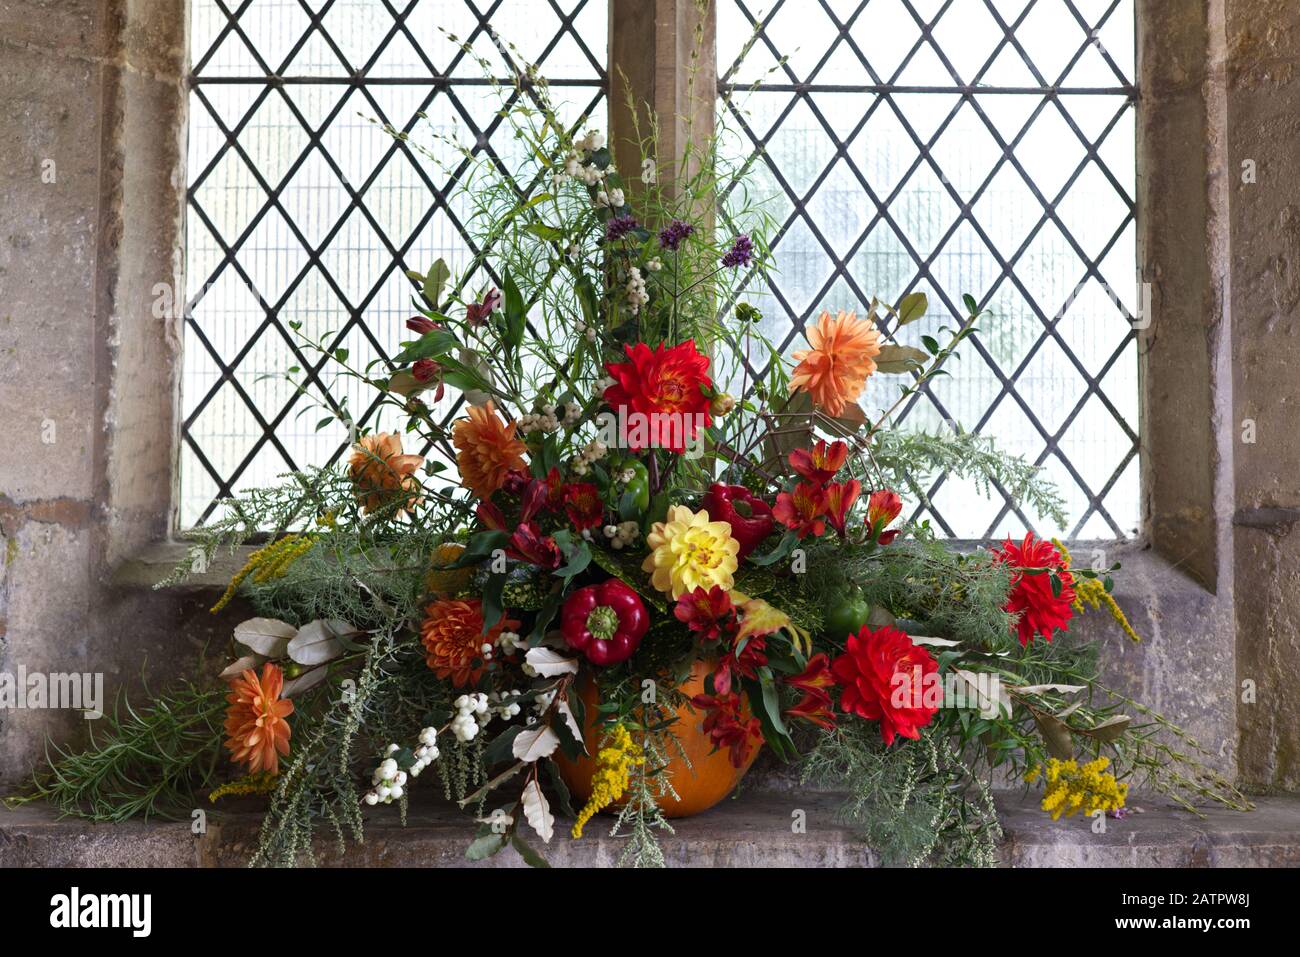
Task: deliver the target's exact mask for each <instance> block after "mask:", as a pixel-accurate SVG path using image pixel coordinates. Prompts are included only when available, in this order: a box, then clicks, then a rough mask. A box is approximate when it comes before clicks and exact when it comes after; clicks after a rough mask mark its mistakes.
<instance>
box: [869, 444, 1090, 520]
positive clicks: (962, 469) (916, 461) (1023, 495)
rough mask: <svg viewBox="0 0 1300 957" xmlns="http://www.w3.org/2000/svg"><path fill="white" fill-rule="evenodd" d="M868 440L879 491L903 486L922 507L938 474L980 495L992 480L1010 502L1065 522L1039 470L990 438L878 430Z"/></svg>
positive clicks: (1052, 489) (1057, 495) (1054, 494)
mask: <svg viewBox="0 0 1300 957" xmlns="http://www.w3.org/2000/svg"><path fill="white" fill-rule="evenodd" d="M874 438H875V443H874V445H873V447H872V450H871V459H872V462H873V464H874V467H875V469H876V477H877V481H878V482H879V483H880V484H879V486H878V487H880V488H896V489H901V488H905V489H907V490H908V492H909V493H910V495H911V497H912V498H913V499H914V500H916V501H918V502H921V503H925V504H928V503H929V498H928V497H927V495H926V491H925V490H926V488H927V487H928V486H929V485H931V484H932V483H933V481H934V480H935V479H936V478H937V477H938V476H940V475H951V476H953V477H956V478H961V479H971V480H972V481H974V482H975V485H976V487H977V488H978V489H979V490H980V491H981V492H982V493H983V494H985V495H989V494H990V493H991V484H992V483H995V482H996V483H997V484H998V485H1000V486H1001V487H1002V488H1004V489H1005V490H1006V491H1007V494H1008V495H1010V496H1011V500H1012V501H1013V502H1015V503H1016V504H1022V503H1023V504H1025V505H1028V506H1029V507H1030V508H1032V509H1033V510H1034V511H1035V512H1036V513H1037V514H1038V515H1039V516H1042V517H1044V518H1048V519H1051V521H1052V522H1053V523H1054V524H1055V525H1057V526H1063V525H1065V523H1066V516H1065V500H1064V499H1062V498H1061V494H1060V492H1059V491H1058V490H1057V488H1056V486H1054V485H1052V484H1051V483H1050V482H1048V481H1046V480H1045V479H1043V477H1042V474H1041V473H1042V467H1041V466H1037V465H1033V464H1031V463H1029V462H1027V461H1025V460H1024V459H1023V458H1021V457H1019V456H1014V455H1008V454H1007V453H1005V452H1001V451H999V450H998V448H997V444H996V442H995V441H994V440H993V439H992V438H991V437H990V436H987V435H980V434H978V433H975V432H952V433H942V434H940V433H930V432H908V431H902V430H881V431H880V432H877V433H876V435H875V437H874Z"/></svg>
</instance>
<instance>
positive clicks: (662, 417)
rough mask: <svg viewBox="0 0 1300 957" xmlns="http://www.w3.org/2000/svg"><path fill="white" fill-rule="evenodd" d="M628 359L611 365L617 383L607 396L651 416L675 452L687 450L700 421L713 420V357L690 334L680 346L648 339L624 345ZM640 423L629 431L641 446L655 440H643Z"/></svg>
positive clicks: (617, 405) (631, 442) (617, 406)
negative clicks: (651, 343) (656, 344)
mask: <svg viewBox="0 0 1300 957" xmlns="http://www.w3.org/2000/svg"><path fill="white" fill-rule="evenodd" d="M623 349H624V351H625V352H626V353H627V361H626V362H611V363H609V364H608V365H607V366H605V368H606V370H608V372H609V374H610V375H611V376H612V377H613V379H614V384H613V385H611V386H610V387H609V388H608V389H606V390H605V401H606V402H608V403H609V406H610V408H612V409H614V410H615V411H616V412H619V411H621V410H624V409H626V412H627V414H629V415H630V414H632V413H637V414H638V415H639V416H641V417H644V418H645V420H646V427H647V428H651V429H653V430H654V431H652V432H651V434H652V435H657V436H658V439H659V441H658V443H657V444H658V445H660V446H662V447H663V448H666V449H668V450H669V451H672V452H678V453H682V452H685V451H686V442H687V441H691V442H693V441H694V440H695V437H696V435H697V434H698V432H699V428H700V426H704V427H706V428H707V427H708V426H709V425H711V424H712V423H713V420H712V418H710V416H709V403H710V401H711V400H710V398H709V396H708V395H706V394H705V393H706V392H712V390H713V380H712V379H710V378H709V358H708V356H705V355H701V354H700V352H699V350H697V349H696V348H695V340H694V339H687V340H686V341H685V342H682V343H679V344H678V345H675V346H670V347H665V345H664V344H663V343H662V342H661V343H659V347H658V348H657V349H655V350H654V351H651V349H650V347H649V346H647V345H646V344H645V343H644V342H638V343H636V345H630V346H624V347H623ZM640 431H641V430H640V429H636V428H634V427H632V426H630V425H629V427H628V428H627V434H626V435H624V436H623V438H624V440H625V442H627V445H628V448H630V449H631V450H632V451H633V452H639V451H640V450H641V449H643V448H645V447H646V446H647V445H648V444H652V443H649V442H643V441H640V439H641V438H643V435H638V434H637V433H638V432H640Z"/></svg>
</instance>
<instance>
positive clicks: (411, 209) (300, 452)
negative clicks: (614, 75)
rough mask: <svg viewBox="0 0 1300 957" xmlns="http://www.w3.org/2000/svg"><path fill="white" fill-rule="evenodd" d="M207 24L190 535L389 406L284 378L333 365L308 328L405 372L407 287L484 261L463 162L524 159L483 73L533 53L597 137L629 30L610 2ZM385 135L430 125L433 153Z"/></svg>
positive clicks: (190, 417)
mask: <svg viewBox="0 0 1300 957" xmlns="http://www.w3.org/2000/svg"><path fill="white" fill-rule="evenodd" d="M191 11H192V13H191V24H192V26H191V60H192V62H193V64H194V69H193V74H192V76H191V83H192V93H191V103H190V113H191V119H190V136H189V143H190V146H189V170H190V173H189V176H190V181H189V224H188V230H189V232H188V243H187V249H186V267H187V270H186V271H187V276H188V282H189V284H190V286H189V289H188V290H187V292H186V304H187V308H186V315H185V319H186V331H185V362H184V380H183V384H182V392H183V403H184V404H183V410H182V412H183V417H184V418H183V423H182V430H183V433H182V434H183V444H182V452H181V501H180V518H181V523H182V525H183V526H191V525H195V524H198V523H201V522H203V521H205V520H206V519H208V518H209V517H210V516H211V515H212V514H213V512H214V510H215V509H216V508H217V507H218V505H217V503H218V500H219V499H221V498H224V497H226V496H229V495H231V494H232V493H237V492H239V491H240V490H242V489H245V488H249V487H253V486H257V485H264V484H267V483H269V482H271V481H273V480H274V479H275V477H276V476H277V475H279V474H281V473H283V472H286V471H288V470H290V469H292V468H295V467H301V466H306V465H313V464H322V465H323V464H326V463H328V462H330V461H333V460H337V459H338V458H339V457H340V456H341V455H342V454H343V452H344V451H345V449H346V447H347V442H348V436H347V434H346V431H345V430H344V429H343V428H342V426H341V425H339V423H338V422H337V421H333V422H329V421H326V420H327V416H328V411H329V402H330V401H331V400H329V399H328V398H327V397H326V391H325V390H326V389H328V390H329V392H330V393H332V394H333V395H334V396H335V398H338V399H341V398H342V397H344V396H346V397H347V400H348V406H349V408H350V409H351V410H352V413H353V415H355V416H356V417H357V418H358V419H359V420H360V421H362V422H364V419H363V418H362V414H363V413H364V412H365V411H366V403H369V402H370V401H371V398H372V397H371V396H369V395H366V394H364V393H363V392H361V391H360V387H359V386H358V385H357V384H355V382H354V381H353V380H339V381H335V380H333V379H332V378H329V376H331V375H332V373H331V372H329V371H328V370H323V371H321V372H320V375H319V376H312V377H311V381H310V384H309V386H308V387H307V389H306V395H303V394H300V393H299V392H297V391H296V390H294V389H292V388H291V387H289V386H288V384H287V383H285V382H284V380H283V374H284V373H285V372H286V371H288V370H289V369H291V368H294V367H297V368H299V369H301V370H303V373H302V374H310V373H311V372H312V371H313V370H316V369H318V368H319V367H320V366H321V360H320V358H319V357H318V356H316V355H315V354H312V353H305V352H304V350H302V349H301V348H300V345H299V341H298V339H297V337H296V335H295V334H294V332H293V330H292V328H291V326H290V323H294V324H301V331H302V333H303V335H305V336H307V337H309V338H311V339H313V340H319V339H320V337H321V336H323V335H328V336H329V339H330V343H331V345H332V346H335V347H342V348H344V349H346V350H347V351H348V355H349V361H350V363H352V364H354V365H357V366H364V365H365V364H366V363H368V362H370V361H371V360H374V359H378V360H381V361H382V360H386V359H387V358H388V357H389V356H390V355H392V353H393V352H394V351H395V350H396V348H397V343H398V341H399V339H401V338H402V337H403V336H402V331H403V321H404V320H405V319H406V317H407V316H408V315H409V301H410V296H411V292H412V290H413V288H414V287H413V285H412V283H411V282H410V281H409V280H408V279H407V278H406V277H405V270H406V269H408V268H410V269H419V270H421V271H423V270H424V269H427V268H428V266H429V264H430V263H432V262H433V261H434V260H435V259H437V258H439V257H441V258H443V259H445V260H447V263H448V265H450V266H451V269H452V273H453V275H459V274H460V273H461V272H462V271H463V270H464V268H465V267H467V266H468V265H469V264H470V262H471V260H472V258H473V253H472V252H471V249H470V244H469V240H468V239H467V237H466V235H465V230H464V227H463V225H462V223H463V208H461V207H460V204H459V203H458V200H457V197H456V189H457V186H458V184H459V177H460V176H461V175H462V174H463V171H464V166H463V162H462V158H461V156H460V154H459V153H458V148H459V147H464V148H468V149H471V150H473V151H475V152H476V153H482V152H484V151H490V152H491V153H494V154H495V155H497V156H499V157H502V158H503V159H504V160H506V161H507V162H508V161H509V158H510V156H511V153H512V151H513V150H515V149H517V148H518V146H517V145H516V143H515V142H514V141H513V140H512V139H511V138H510V137H509V135H508V134H506V133H504V132H503V130H502V124H501V122H500V120H499V117H498V116H497V111H498V110H499V109H500V106H501V104H500V99H499V98H498V96H497V95H496V94H495V93H493V91H492V89H491V87H490V85H489V83H488V82H487V79H486V78H485V76H484V74H483V69H482V67H481V66H480V64H479V62H478V61H477V59H476V58H481V59H483V60H485V61H487V62H488V63H489V64H490V65H491V67H492V70H493V71H494V75H495V77H496V78H497V79H498V80H503V81H506V82H508V78H509V76H510V74H511V71H512V68H513V67H514V66H515V65H516V62H517V58H522V59H523V60H527V61H529V62H533V63H537V64H539V66H540V67H541V72H542V73H543V74H544V75H545V76H546V77H547V78H548V79H549V80H551V81H552V83H553V87H552V94H553V97H554V98H555V99H556V100H557V101H558V102H559V104H560V106H561V110H562V116H563V118H564V119H566V120H568V121H570V122H572V123H575V124H576V123H578V122H579V120H580V119H581V118H582V117H583V116H595V115H596V114H597V111H603V109H604V102H605V85H606V83H605V71H604V63H605V60H606V42H607V32H608V28H607V23H608V0H497V2H493V3H485V2H481V0H480V2H475V0H193V3H192V4H191ZM493 31H496V32H497V33H499V34H500V38H499V40H498V39H495V38H494V36H493ZM451 37H455V38H457V39H455V40H453V39H451ZM512 43H513V44H514V47H511V45H510V44H512ZM462 44H468V45H469V46H470V47H472V49H473V55H472V56H471V55H470V54H468V53H467V52H466V51H465V50H464V49H462ZM385 123H386V124H390V125H391V126H393V127H394V128H396V129H399V130H415V131H416V132H414V133H413V134H412V137H413V139H414V140H415V141H416V142H418V144H419V145H420V146H422V147H424V150H425V151H424V152H421V151H420V150H417V149H413V148H411V147H410V146H409V145H407V144H406V143H402V142H398V141H397V140H395V139H393V138H391V137H389V136H388V135H386V134H385V133H383V132H382V131H381V125H382V124H385ZM594 125H596V126H599V127H603V126H604V125H605V123H604V121H603V118H601V119H597V120H596V121H595V124H594ZM492 278H493V277H490V276H487V275H483V276H479V277H477V278H476V279H475V280H474V281H475V282H481V283H486V282H489V281H491V279H492ZM322 380H323V381H322ZM440 411H441V412H443V413H445V414H446V415H447V416H450V415H452V414H453V412H454V410H453V408H452V406H451V405H450V403H449V402H448V404H447V405H446V407H445V408H444V409H442V410H440ZM318 426H319V427H318ZM423 451H425V452H426V453H428V454H431V455H432V456H433V457H434V458H437V457H438V455H439V454H440V451H441V450H437V449H434V450H423Z"/></svg>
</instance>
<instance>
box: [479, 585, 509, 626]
mask: <svg viewBox="0 0 1300 957" xmlns="http://www.w3.org/2000/svg"><path fill="white" fill-rule="evenodd" d="M505 587H506V576H505V575H489V576H488V580H487V582H486V583H485V584H484V585H483V634H485V635H486V634H487V633H488V632H489V631H491V630H492V629H493V628H495V627H496V623H497V622H499V621H500V620H501V616H502V615H504V614H505V612H506V610H505V607H504V606H503V605H502V603H501V593H502V592H503V591H505Z"/></svg>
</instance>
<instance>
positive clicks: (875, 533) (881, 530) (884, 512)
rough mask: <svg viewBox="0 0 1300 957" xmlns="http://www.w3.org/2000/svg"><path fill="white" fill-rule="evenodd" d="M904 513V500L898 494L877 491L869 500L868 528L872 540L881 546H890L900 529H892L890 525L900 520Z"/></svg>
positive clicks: (885, 490) (888, 491) (889, 491)
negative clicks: (900, 514) (900, 515)
mask: <svg viewBox="0 0 1300 957" xmlns="http://www.w3.org/2000/svg"><path fill="white" fill-rule="evenodd" d="M902 511H903V500H902V499H901V498H899V497H898V493H897V492H894V491H891V490H890V489H887V488H882V489H877V490H876V491H874V492H872V493H871V496H870V497H869V498H868V499H867V528H868V530H869V533H870V535H871V540H872V541H875V542H879V543H880V544H881V545H888V544H889V543H890V542H892V541H893V540H894V538H895V537H896V536H897V535H898V529H896V528H895V529H890V530H889V531H885V529H886V528H888V527H889V523H890V522H892V521H893V520H894V519H896V518H898V516H899V513H901V512H902Z"/></svg>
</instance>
